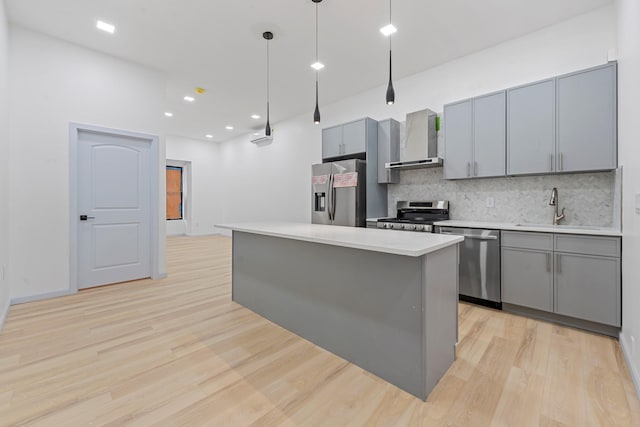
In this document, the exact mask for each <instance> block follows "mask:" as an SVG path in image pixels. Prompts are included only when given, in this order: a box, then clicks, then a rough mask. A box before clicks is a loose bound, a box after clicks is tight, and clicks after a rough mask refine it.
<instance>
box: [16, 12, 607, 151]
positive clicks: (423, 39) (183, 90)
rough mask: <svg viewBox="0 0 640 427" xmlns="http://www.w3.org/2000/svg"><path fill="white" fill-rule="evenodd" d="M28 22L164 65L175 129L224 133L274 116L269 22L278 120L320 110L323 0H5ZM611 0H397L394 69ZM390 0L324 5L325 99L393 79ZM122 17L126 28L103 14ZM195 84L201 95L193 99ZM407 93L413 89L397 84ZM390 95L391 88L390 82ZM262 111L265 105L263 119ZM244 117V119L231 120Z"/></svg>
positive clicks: (446, 56)
mask: <svg viewBox="0 0 640 427" xmlns="http://www.w3.org/2000/svg"><path fill="white" fill-rule="evenodd" d="M6 3H7V9H8V13H9V19H10V20H11V21H12V22H13V23H15V24H18V25H21V26H24V27H27V28H30V29H33V30H36V31H40V32H43V33H45V34H49V35H52V36H55V37H58V38H61V39H63V40H67V41H70V42H73V43H76V44H79V45H82V46H86V47H89V48H91V49H95V50H98V51H101V52H105V53H108V54H112V55H115V56H117V57H121V58H124V59H127V60H131V61H135V62H138V63H141V64H144V65H147V66H150V67H153V68H156V69H158V70H161V71H163V72H164V73H165V74H166V76H167V79H168V88H167V98H168V99H167V105H166V106H165V107H166V109H167V110H168V111H172V112H173V113H174V114H175V115H174V117H173V118H170V119H168V118H167V119H166V120H167V121H168V126H167V130H168V133H169V134H174V135H183V136H187V137H191V138H197V139H205V138H204V135H205V134H212V135H214V140H216V141H222V140H226V139H229V138H231V137H234V136H238V135H240V134H244V133H247V132H248V131H249V130H250V129H252V128H263V127H264V111H265V98H266V89H265V88H266V76H265V60H266V59H265V56H266V50H265V49H266V46H265V43H266V42H265V41H264V39H263V38H262V32H263V31H266V30H270V31H272V32H273V33H274V35H275V37H274V39H273V40H272V41H271V44H270V50H271V77H272V78H271V118H272V120H271V121H272V123H274V122H277V121H279V120H283V119H285V118H288V117H292V116H294V115H297V114H301V113H305V112H308V113H309V120H310V121H311V119H312V116H311V112H312V110H313V103H314V78H315V77H314V76H315V74H314V70H312V69H311V68H310V66H309V65H310V64H311V63H312V62H313V60H314V57H315V51H314V49H315V47H314V34H315V33H314V23H315V15H314V13H315V4H314V3H313V2H312V1H311V0H226V1H221V0H108V1H106V0H55V1H52V0H6ZM610 3H612V0H483V1H479V0H439V1H435V0H400V1H398V0H396V1H395V2H394V3H393V23H394V24H395V25H396V27H398V33H396V34H395V35H394V36H393V46H394V48H393V51H394V54H393V57H394V78H395V79H398V78H401V77H404V76H408V75H411V74H415V73H417V72H420V71H422V70H425V69H427V68H430V67H433V66H435V65H437V64H441V63H444V62H447V61H450V60H452V59H454V58H457V57H460V56H464V55H467V54H469V53H472V52H476V51H478V50H481V49H484V48H487V47H490V46H492V45H495V44H498V43H500V42H503V41H506V40H509V39H512V38H515V37H518V36H521V35H524V34H527V33H530V32H532V31H535V30H538V29H540V28H543V27H545V26H548V25H552V24H555V23H557V22H560V21H563V20H566V19H568V18H571V17H573V16H576V15H579V14H582V13H586V12H588V11H590V10H593V9H596V8H599V7H602V6H605V5H607V4H610ZM388 7H389V2H388V0H324V1H323V2H322V3H320V5H319V14H320V61H321V62H323V63H324V64H325V65H326V68H325V69H323V70H322V71H320V107H321V111H322V104H325V105H326V104H329V103H331V102H334V101H337V100H339V99H342V98H345V97H347V96H350V95H355V94H357V93H360V92H363V91H365V90H367V89H370V88H373V87H376V86H379V85H384V84H385V83H386V81H387V78H388V76H387V72H388V71H387V61H388V39H387V38H385V37H384V36H382V35H381V34H380V32H379V31H378V29H379V28H380V27H382V26H384V25H385V24H387V23H388V13H389V12H388ZM98 19H102V20H104V21H107V22H109V23H113V24H114V25H116V27H117V30H116V33H115V35H113V36H110V35H108V34H106V33H103V32H101V31H98V30H96V28H95V23H96V20H98ZM195 86H202V87H204V88H206V89H207V93H206V95H204V96H196V98H197V99H196V102H195V103H193V104H187V103H186V102H185V101H183V100H182V98H183V96H184V95H186V94H193V92H194V87H195ZM396 97H397V98H400V97H402V93H396ZM380 102H384V92H381V93H380ZM253 113H257V114H260V115H262V116H263V118H262V119H260V120H252V119H251V118H250V117H249V116H250V115H251V114H253ZM226 125H233V126H234V127H235V129H234V130H233V131H228V130H225V129H224V127H225V126H226Z"/></svg>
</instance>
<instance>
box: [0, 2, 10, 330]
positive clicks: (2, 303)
mask: <svg viewBox="0 0 640 427" xmlns="http://www.w3.org/2000/svg"><path fill="white" fill-rule="evenodd" d="M8 31H9V28H8V24H7V18H6V13H5V8H4V0H0V328H1V327H2V323H3V321H4V316H5V313H6V310H7V309H8V307H9V293H10V291H9V280H8V277H7V272H6V270H7V267H8V264H9V200H8V199H9V197H8V195H9V120H8V117H7V116H8V105H9V94H8V87H7V72H8V68H9V57H8V46H7V37H8Z"/></svg>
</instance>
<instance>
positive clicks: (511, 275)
mask: <svg viewBox="0 0 640 427" xmlns="http://www.w3.org/2000/svg"><path fill="white" fill-rule="evenodd" d="M501 264H502V283H503V286H502V301H504V302H506V303H509V304H516V305H520V306H523V307H530V308H535V309H537V310H544V311H553V254H552V252H551V251H534V250H529V249H517V248H502V259H501Z"/></svg>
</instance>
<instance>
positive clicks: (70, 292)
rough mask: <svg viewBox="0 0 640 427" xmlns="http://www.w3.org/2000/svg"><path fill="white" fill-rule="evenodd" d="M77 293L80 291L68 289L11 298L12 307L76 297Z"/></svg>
mask: <svg viewBox="0 0 640 427" xmlns="http://www.w3.org/2000/svg"><path fill="white" fill-rule="evenodd" d="M77 292H78V291H75V290H71V289H66V290H64V291H56V292H47V293H44V294H37V295H29V296H26V297H19V298H11V305H16V304H24V303H27V302H34V301H41V300H43V299H50V298H58V297H66V296H69V295H74V294H76V293H77Z"/></svg>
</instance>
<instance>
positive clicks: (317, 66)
mask: <svg viewBox="0 0 640 427" xmlns="http://www.w3.org/2000/svg"><path fill="white" fill-rule="evenodd" d="M311 1H312V2H314V3H315V4H316V62H315V64H313V65H312V67H313V68H315V70H316V109H315V110H314V111H313V123H315V124H317V125H318V124H320V107H318V72H319V71H320V69H321V68H322V67H324V65H322V64H321V63H320V61H318V3H320V2H321V1H322V0H311Z"/></svg>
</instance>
